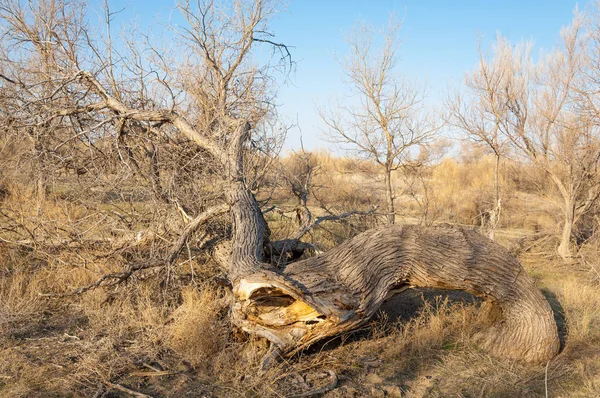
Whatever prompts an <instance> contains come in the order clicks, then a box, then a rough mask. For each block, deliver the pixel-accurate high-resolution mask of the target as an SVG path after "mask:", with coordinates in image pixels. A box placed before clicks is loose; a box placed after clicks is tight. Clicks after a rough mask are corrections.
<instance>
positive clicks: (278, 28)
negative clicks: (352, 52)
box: [110, 0, 589, 149]
mask: <svg viewBox="0 0 600 398" xmlns="http://www.w3.org/2000/svg"><path fill="white" fill-rule="evenodd" d="M587 2H589V0H583V1H579V7H580V8H583V7H585V6H586V3H587ZM110 3H111V7H113V9H114V8H116V7H121V6H122V5H123V4H126V5H127V7H128V10H127V11H128V13H129V12H132V13H134V14H137V15H139V17H138V18H139V19H140V24H141V25H143V26H144V25H146V23H147V21H144V19H146V18H151V19H152V16H153V15H157V14H161V16H164V17H165V18H164V19H165V20H166V19H168V13H169V12H170V11H171V10H172V9H173V6H172V3H170V2H169V1H164V0H163V1H156V0H149V1H143V2H142V1H141V0H130V1H111V2H110ZM576 6H577V2H576V1H574V0H545V1H544V0H520V1H516V0H479V1H475V0H469V1H467V0H370V1H368V0H289V3H288V6H287V8H286V9H285V10H284V11H283V12H282V13H281V14H280V15H279V16H278V17H277V18H276V19H275V20H274V23H273V24H272V31H273V32H274V33H275V35H276V40H277V41H279V42H283V43H286V44H288V45H290V46H292V47H293V48H292V56H293V58H294V59H295V61H297V68H296V72H295V74H293V75H292V76H291V79H290V83H288V84H286V85H284V86H283V87H282V88H281V91H280V96H279V101H278V102H279V103H280V104H281V108H280V114H281V115H282V116H283V117H284V118H286V119H287V120H290V121H294V122H297V123H298V125H299V128H296V129H293V130H291V131H290V132H289V134H288V139H287V145H286V147H287V148H298V147H299V145H300V135H302V137H303V143H304V146H305V148H306V149H316V148H320V147H331V144H329V143H327V142H326V141H323V140H321V139H320V137H321V136H322V134H323V132H324V129H325V126H324V125H323V123H322V122H321V121H320V119H319V117H318V114H317V107H318V106H320V107H322V106H328V104H329V103H330V101H335V100H340V101H344V100H345V99H344V93H345V90H344V83H343V80H342V74H341V69H340V66H339V64H338V63H337V61H335V59H334V54H337V55H338V56H342V57H343V55H344V54H345V52H346V51H347V46H346V43H345V42H344V35H345V33H346V32H348V31H349V30H350V29H352V27H353V25H354V24H355V23H356V22H358V21H360V20H364V21H366V22H368V23H369V24H371V25H374V26H381V27H383V26H385V24H386V23H387V21H388V19H389V15H390V13H396V14H397V15H398V16H399V17H400V18H403V19H404V24H403V28H402V31H401V40H402V45H401V48H400V56H401V58H402V60H401V62H400V65H399V68H398V73H401V74H404V75H405V76H408V77H409V78H410V79H415V80H418V81H420V82H422V83H425V84H427V86H428V87H429V89H428V93H429V97H430V101H431V102H433V103H436V102H440V101H441V99H442V98H443V96H444V93H445V91H446V90H447V89H448V87H449V86H451V85H457V84H459V83H460V82H461V79H462V77H463V76H464V73H465V72H467V71H468V70H470V69H472V68H473V67H474V66H475V65H476V61H477V51H476V49H477V37H478V35H479V36H480V37H482V38H483V40H484V43H488V44H489V43H491V42H492V41H493V40H494V38H495V36H496V33H498V32H500V33H502V34H503V35H505V36H506V37H508V38H509V39H510V40H511V41H513V42H518V41H520V40H521V39H526V40H529V39H531V40H533V41H534V43H535V47H534V52H537V51H540V50H541V49H542V48H545V49H548V48H550V47H552V45H553V44H555V43H556V42H557V41H558V38H559V32H560V28H561V27H562V26H564V25H567V24H568V23H569V22H570V21H571V19H572V16H573V10H574V9H575V7H576Z"/></svg>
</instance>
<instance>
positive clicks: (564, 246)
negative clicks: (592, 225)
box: [557, 198, 575, 261]
mask: <svg viewBox="0 0 600 398" xmlns="http://www.w3.org/2000/svg"><path fill="white" fill-rule="evenodd" d="M564 206H565V208H564V217H565V220H564V225H563V230H562V235H561V239H560V245H559V246H558V250H557V251H558V255H559V256H560V257H561V258H562V259H563V260H565V261H569V260H570V259H571V235H572V232H573V222H574V220H575V201H574V200H573V199H571V198H565V200H564Z"/></svg>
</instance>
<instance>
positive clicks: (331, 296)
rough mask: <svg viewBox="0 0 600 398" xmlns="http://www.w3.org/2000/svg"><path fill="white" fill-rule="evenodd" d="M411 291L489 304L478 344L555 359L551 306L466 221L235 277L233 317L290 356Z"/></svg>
mask: <svg viewBox="0 0 600 398" xmlns="http://www.w3.org/2000/svg"><path fill="white" fill-rule="evenodd" d="M408 287H429V288H441V289H453V290H464V291H467V292H469V293H471V294H473V295H475V296H478V297H481V298H482V299H483V300H484V303H483V305H482V310H483V311H484V312H485V315H486V317H487V320H488V324H489V328H488V329H487V330H486V331H484V332H482V333H481V334H480V335H478V336H476V341H477V343H478V344H480V345H481V346H482V347H483V348H485V349H487V350H488V351H489V352H490V353H492V354H494V355H499V356H503V357H508V358H512V359H518V360H525V361H531V362H542V361H547V360H549V359H551V358H553V357H554V356H555V355H556V354H557V353H558V350H559V338H558V332H557V327H556V323H555V321H554V317H553V312H552V310H551V308H550V306H549V304H548V302H547V301H546V300H545V298H544V296H543V295H542V294H541V292H540V291H539V290H538V289H537V288H536V287H535V285H534V283H533V281H532V279H531V278H530V277H529V276H528V275H527V273H526V272H525V271H524V269H523V268H522V266H521V265H520V264H519V262H518V261H517V260H516V259H515V258H514V257H513V256H512V255H510V254H509V253H508V252H507V250H506V249H504V248H503V247H502V246H500V245H498V244H497V243H495V242H493V241H491V240H489V239H487V238H485V237H484V236H482V235H480V234H478V233H476V232H474V231H471V230H468V229H464V228H460V227H447V226H439V227H429V228H425V227H420V226H391V227H386V228H381V229H375V230H370V231H367V232H364V233H363V234H361V235H358V236H357V237H355V238H354V239H351V240H349V241H347V242H345V243H343V244H341V245H339V246H338V247H336V248H334V249H332V250H330V251H328V252H326V253H324V254H321V255H318V256H316V257H312V258H309V259H306V260H302V261H299V262H296V263H292V264H290V265H289V266H288V267H287V268H286V269H285V270H284V271H282V272H281V273H279V272H276V271H273V270H268V269H262V270H258V269H257V270H256V272H254V273H252V274H246V275H244V276H242V277H241V278H240V279H239V280H238V281H237V282H236V283H234V294H235V303H234V306H233V312H232V314H233V320H234V322H235V323H236V324H237V325H239V326H240V327H242V328H243V329H244V330H246V331H247V332H249V333H254V334H257V335H260V336H263V337H265V338H267V339H268V340H270V341H271V342H272V345H273V347H274V349H275V351H276V352H277V353H278V354H279V355H284V356H286V355H291V354H293V353H295V352H297V351H298V350H301V349H303V348H305V347H307V346H309V345H310V344H312V343H314V342H316V341H318V340H321V339H323V338H325V337H328V336H332V335H336V334H339V333H342V332H344V331H348V330H352V329H355V328H357V327H359V326H360V325H362V324H364V323H365V322H367V321H368V320H369V319H370V318H371V317H372V316H373V315H374V314H375V313H376V311H377V310H378V309H379V307H380V305H381V304H382V302H383V301H384V300H385V299H386V298H388V297H389V296H390V295H391V294H394V292H395V291H399V290H402V289H404V288H408Z"/></svg>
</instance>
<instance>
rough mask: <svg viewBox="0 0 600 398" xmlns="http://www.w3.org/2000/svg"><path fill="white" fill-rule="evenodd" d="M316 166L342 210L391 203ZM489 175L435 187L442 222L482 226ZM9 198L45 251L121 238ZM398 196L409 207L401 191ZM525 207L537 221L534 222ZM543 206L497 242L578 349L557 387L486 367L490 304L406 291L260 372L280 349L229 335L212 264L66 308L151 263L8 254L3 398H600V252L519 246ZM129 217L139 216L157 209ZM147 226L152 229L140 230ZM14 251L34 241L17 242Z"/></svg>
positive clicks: (351, 170) (224, 298)
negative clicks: (482, 337)
mask: <svg viewBox="0 0 600 398" xmlns="http://www.w3.org/2000/svg"><path fill="white" fill-rule="evenodd" d="M315 159H316V160H315V161H318V162H319V165H320V167H321V172H322V174H321V175H320V176H317V177H318V178H317V179H316V180H315V181H316V183H317V185H319V186H321V192H320V193H321V195H322V196H323V197H326V198H327V200H328V201H329V204H330V205H332V206H334V207H339V208H345V209H347V208H348V207H359V208H360V205H364V204H365V203H367V204H368V205H369V206H370V205H372V204H376V203H378V200H379V198H378V195H379V194H378V192H377V189H373V187H375V188H377V183H375V184H374V183H373V181H372V180H371V179H370V178H368V173H363V171H364V170H366V171H368V172H373V170H369V168H368V167H366V166H365V164H364V163H363V162H359V161H352V162H351V161H347V160H340V159H336V158H332V157H329V156H327V155H326V154H323V153H320V154H317V155H316V156H315ZM475 166H476V167H475ZM475 166H473V165H471V166H467V165H464V164H459V163H457V162H454V163H452V162H449V163H447V164H446V163H444V164H443V165H442V166H441V168H440V169H438V170H437V171H434V172H433V174H432V175H431V180H430V182H431V183H432V184H434V186H435V188H436V189H435V192H436V196H435V198H434V199H435V200H436V201H438V202H436V203H437V204H436V206H440V207H442V208H444V209H445V210H444V211H445V212H446V214H445V215H444V216H442V217H441V219H440V221H451V220H452V217H454V219H453V220H454V221H465V222H468V223H471V222H473V221H472V218H473V217H475V214H476V212H477V211H479V210H478V209H479V208H478V207H477V206H479V205H478V203H479V202H477V201H478V200H479V199H481V198H484V197H485V195H484V194H483V193H482V194H481V195H480V196H478V192H479V193H481V192H485V191H487V190H488V189H489V187H488V185H487V182H486V181H487V176H488V174H489V172H490V164H489V162H488V161H487V160H485V159H484V160H482V161H481V162H480V163H479V164H478V165H475ZM469 167H471V168H470V169H469ZM477 175H479V177H477ZM319 178H320V180H319ZM505 182H506V184H515V185H510V186H511V187H517V186H518V184H521V185H523V184H524V182H523V181H517V182H514V181H513V182H510V181H508V180H506V181H505ZM507 186H509V185H507ZM7 189H8V191H9V192H10V194H9V195H8V197H4V198H3V200H4V202H3V209H4V211H5V212H9V213H10V215H11V216H14V217H15V220H16V221H18V222H21V223H23V224H24V225H25V226H26V227H27V228H31V229H34V228H35V227H36V223H39V221H40V219H42V220H43V221H44V222H43V223H42V224H43V225H42V226H41V227H40V228H38V229H37V230H36V234H38V235H36V236H42V237H43V236H58V237H69V236H70V234H71V232H73V231H82V230H83V231H86V234H85V238H87V239H94V238H98V237H105V236H113V235H114V236H117V237H118V236H120V235H119V234H120V232H118V231H119V229H118V227H119V225H118V224H116V223H114V222H112V221H111V222H108V221H102V220H103V218H102V217H104V215H105V214H106V213H109V212H110V211H108V210H107V211H106V212H103V211H101V210H99V208H98V207H94V208H87V207H85V206H83V205H82V204H81V203H77V202H76V201H71V199H69V195H66V194H65V195H55V196H54V197H51V198H48V199H47V200H46V201H45V202H44V203H42V204H41V210H39V211H41V214H42V216H40V214H38V209H37V203H36V198H35V195H34V192H33V191H32V190H30V189H29V190H28V189H27V188H26V187H23V186H21V185H19V184H13V185H10V184H9V185H8V188H7ZM511 189H513V188H511ZM514 189H516V188H514ZM398 190H399V192H398V193H401V190H402V185H401V180H400V179H399V180H398ZM366 193H368V195H367V194H366ZM369 195H370V196H369ZM288 199H289V198H288ZM405 199H406V198H405ZM538 199H539V198H538ZM280 200H281V201H282V202H281V204H282V206H289V207H293V206H294V204H293V203H289V202H285V200H286V198H285V197H284V196H282V197H281V198H280ZM361 201H362V202H361ZM524 201H528V202H527V203H530V202H531V203H534V204H535V206H534V207H532V206H530V205H529V204H528V205H527V206H522V208H520V207H519V203H520V202H523V203H524ZM535 201H536V196H535V195H534V193H532V191H527V192H525V191H519V192H518V193H517V194H515V195H513V196H511V197H510V198H508V200H507V203H506V208H507V213H506V214H505V216H506V218H505V220H506V221H505V222H506V223H510V227H511V228H510V229H502V230H500V231H498V234H497V236H498V238H499V240H500V242H501V243H502V244H504V245H506V246H507V247H511V246H515V247H520V248H521V250H522V253H520V256H521V260H522V262H523V264H524V265H525V267H526V269H527V271H528V272H529V273H530V274H531V275H533V277H534V278H535V280H536V282H537V284H538V286H539V287H540V288H542V290H543V291H544V293H545V294H546V296H547V298H548V300H549V301H550V303H551V305H552V306H553V308H554V310H555V312H556V313H557V320H558V323H559V326H560V329H561V334H562V336H563V340H564V343H565V346H564V350H563V352H562V353H561V354H560V355H559V356H558V357H557V358H556V359H554V360H553V361H552V362H551V363H550V364H548V372H547V374H546V366H545V364H541V365H527V364H521V363H518V362H512V361H505V360H502V359H498V358H493V357H490V356H489V355H487V354H486V353H484V352H481V351H480V350H479V349H478V348H477V347H476V346H475V345H474V344H473V342H472V340H471V336H472V335H473V334H474V333H475V332H476V331H477V330H478V327H479V326H478V322H477V313H478V304H477V302H473V300H471V298H470V297H469V296H468V295H467V296H465V295H462V296H461V295H455V294H446V293H443V292H436V291H411V292H406V293H404V294H403V295H401V296H399V297H397V298H395V299H393V300H392V301H390V302H389V303H388V304H386V305H385V306H384V308H385V309H386V311H387V312H382V313H381V314H380V315H379V316H378V318H377V319H375V320H374V321H373V322H371V323H370V324H368V325H366V326H365V327H364V328H363V329H362V330H359V331H355V332H353V333H349V334H346V335H344V336H341V337H337V338H334V339H331V340H330V341H326V342H323V343H321V344H319V345H316V346H315V347H312V348H310V349H309V350H307V351H305V352H303V353H302V354H300V355H298V356H296V357H294V358H290V359H289V360H287V361H284V362H282V363H281V364H279V365H277V366H276V367H274V368H273V369H270V370H269V371H268V372H266V373H261V372H260V371H259V370H258V369H259V364H260V361H261V358H262V356H263V355H264V354H265V352H266V349H267V346H266V344H265V342H264V341H263V340H260V339H253V338H250V337H249V336H247V335H246V334H244V333H243V332H241V331H239V330H235V329H234V328H232V327H231V324H230V322H229V318H228V306H229V302H230V296H229V292H228V291H227V290H226V289H224V288H222V287H217V286H215V284H214V283H213V282H212V279H211V278H212V277H213V276H215V275H217V271H215V268H216V267H215V266H214V264H212V263H210V262H207V260H206V258H204V257H192V258H190V259H188V258H187V256H186V259H185V262H183V263H181V264H179V265H176V266H173V267H171V268H170V269H169V272H168V275H169V277H168V278H167V277H166V276H165V275H166V273H165V272H160V270H159V271H156V272H155V271H153V270H148V271H147V272H144V273H141V274H139V275H138V276H136V277H135V278H133V279H131V280H130V281H129V282H128V283H126V284H121V285H119V286H117V287H114V288H110V289H96V290H93V291H90V292H88V293H85V294H83V295H80V296H75V297H69V298H63V299H56V298H46V297H41V296H40V295H39V293H42V292H50V291H52V292H66V291H69V290H70V289H72V288H74V287H77V286H82V285H85V284H87V283H89V282H91V281H93V280H95V279H96V278H97V277H98V276H99V275H102V274H104V273H106V272H112V271H116V270H120V269H122V267H123V265H124V264H126V263H127V261H129V259H130V258H137V257H136V255H137V254H136V252H135V251H133V250H132V251H130V252H127V253H125V254H126V255H125V254H123V255H122V256H120V257H119V256H113V257H102V256H99V254H101V253H100V251H99V249H97V248H96V247H86V246H77V247H75V248H73V247H71V246H64V247H63V246H60V245H58V246H57V247H53V248H49V249H46V248H43V247H34V246H32V245H21V246H19V245H14V244H2V246H0V357H1V358H2V360H0V396H3V397H4V396H6V397H63V396H74V397H79V396H94V395H95V394H96V396H102V394H104V393H106V395H105V396H106V397H109V396H110V397H117V396H122V393H119V392H117V391H115V390H114V389H112V388H111V387H109V384H108V383H117V384H121V385H123V386H126V387H128V388H130V389H133V390H136V391H141V392H144V393H146V394H150V395H153V396H156V397H169V396H179V395H182V396H183V395H186V396H197V397H201V396H214V397H281V396H286V395H289V394H296V393H301V392H304V391H307V390H310V389H314V388H318V387H321V386H324V385H326V384H327V383H328V376H327V373H326V372H327V371H329V370H333V371H335V373H336V374H337V375H338V377H339V383H338V386H337V388H336V389H335V390H333V391H330V392H328V393H327V394H325V396H326V397H330V398H331V397H352V396H354V397H364V396H390V397H393V396H400V395H402V396H412V397H422V396H423V397H446V396H457V397H488V396H494V397H516V396H527V397H529V396H532V397H544V396H545V395H546V381H547V384H548V393H549V395H550V396H553V397H573V396H574V397H593V396H600V285H599V282H600V280H599V277H598V274H597V272H596V273H594V270H600V266H598V261H597V260H596V258H597V253H598V250H599V247H598V245H594V244H593V243H594V242H589V243H588V244H587V245H586V247H585V251H582V252H581V253H580V254H581V255H583V256H584V258H585V261H583V262H582V263H573V264H570V265H563V264H561V263H560V262H559V261H557V260H556V259H554V258H553V256H552V255H551V250H552V245H553V244H554V242H553V241H552V240H551V239H546V240H542V241H539V240H538V241H534V242H533V244H530V242H529V241H527V242H526V244H523V242H521V245H517V242H518V241H522V239H521V238H523V236H528V234H531V233H534V232H540V231H547V230H548V229H550V228H551V226H550V225H551V224H552V219H551V216H550V214H551V210H552V209H551V208H549V207H547V205H546V204H544V203H541V202H540V201H539V200H538V202H537V203H535ZM129 205H130V207H129V210H128V211H131V212H136V211H141V210H140V209H144V210H143V211H146V209H147V208H150V207H151V206H149V205H148V204H140V203H129ZM310 205H311V206H313V207H312V208H313V209H314V213H315V214H316V215H319V214H322V213H320V212H323V210H322V209H319V207H318V205H317V204H316V202H311V203H310ZM98 206H100V205H98ZM102 206H105V207H106V206H108V205H107V204H102ZM111 206H113V208H116V207H115V206H114V204H111ZM123 207H125V205H123ZM532 208H533V209H534V210H535V211H533V210H532ZM403 209H404V210H403V211H404V212H405V213H406V214H405V216H406V217H412V218H414V219H415V220H416V219H418V214H416V213H415V211H416V209H413V210H411V208H410V207H409V206H407V207H404V208H403ZM525 209H527V210H525ZM164 217H167V216H164ZM269 217H270V219H269V222H270V224H271V229H272V232H273V237H274V238H277V237H285V236H287V235H288V234H289V233H290V232H291V231H293V230H294V229H295V227H296V226H295V224H294V223H293V220H292V219H289V218H286V217H285V216H282V215H279V214H274V213H269ZM549 217H550V218H549ZM109 220H110V219H109ZM511 220H517V221H514V222H513V221H511ZM523 220H527V221H523ZM136 222H138V221H136ZM374 223H376V220H373V219H365V218H359V217H356V218H351V219H349V220H347V221H346V222H343V223H336V224H328V225H324V228H319V229H317V230H315V231H313V233H312V235H311V236H307V237H306V239H307V240H311V239H312V241H313V242H316V243H319V244H321V247H322V248H328V247H331V246H333V245H335V244H337V243H339V242H340V241H342V240H344V239H347V238H348V237H349V236H352V235H354V234H356V233H358V232H360V231H362V230H364V229H366V228H369V227H372V226H373V225H374ZM145 225H146V224H143V225H142V222H141V221H140V224H139V226H141V227H143V228H146V226H145ZM73 226H76V228H75V227H73ZM136 226H138V224H136ZM72 227H73V228H72ZM517 227H518V229H517ZM113 230H116V231H117V232H114V231H113ZM21 232H22V230H21ZM159 232H160V231H159ZM111 233H112V234H113V235H110V234H111ZM156 233H157V234H158V232H156ZM53 234H56V235H53ZM535 236H541V235H535ZM2 237H3V238H4V239H7V240H17V239H25V238H26V236H24V235H19V234H15V233H6V234H3V236H2ZM135 250H140V252H141V251H143V250H154V248H153V247H150V248H147V247H139V248H137V247H136V248H135ZM182 261H183V259H182ZM422 295H423V297H422Z"/></svg>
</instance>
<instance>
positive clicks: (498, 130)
mask: <svg viewBox="0 0 600 398" xmlns="http://www.w3.org/2000/svg"><path fill="white" fill-rule="evenodd" d="M529 48H530V45H529V44H524V43H521V44H520V45H519V46H517V47H515V48H513V46H512V44H511V43H510V42H509V41H508V40H507V39H505V38H504V37H502V36H500V35H499V36H498V38H497V40H496V43H495V47H494V56H493V58H492V59H491V60H490V59H488V57H487V56H486V54H485V53H484V51H483V49H482V48H481V43H480V45H479V48H478V54H479V63H478V65H477V67H476V68H475V70H474V71H472V72H470V73H468V74H467V75H466V77H465V85H466V92H464V93H463V92H461V91H462V90H458V91H457V92H456V93H455V94H454V95H453V96H452V98H450V99H449V100H448V101H447V102H446V108H447V109H448V112H449V115H448V121H449V123H450V124H452V125H454V126H456V127H458V128H459V129H460V130H462V131H464V132H465V133H466V134H467V136H468V138H469V139H471V140H473V141H476V142H479V143H482V144H484V145H485V146H486V147H487V148H488V149H489V150H490V151H491V152H492V154H493V155H494V183H493V192H494V199H493V205H492V207H491V208H490V209H489V210H488V212H487V214H488V216H489V217H488V220H487V226H486V227H487V228H486V229H487V232H488V236H489V238H490V239H492V240H493V239H494V235H495V230H496V227H497V226H498V223H499V222H500V214H501V211H502V200H501V194H500V162H501V159H502V157H504V156H505V154H506V147H507V143H508V136H509V135H510V134H511V132H510V131H507V130H506V129H507V128H510V125H509V124H508V123H506V120H507V118H508V117H509V112H510V111H509V108H508V102H509V100H510V98H508V97H507V93H509V92H511V90H512V88H511V87H512V86H514V85H515V84H519V83H518V82H517V81H515V80H517V79H518V77H517V76H515V75H514V74H513V73H512V72H511V71H512V70H514V68H519V64H520V63H521V62H522V61H523V59H525V58H526V57H527V54H528V53H529Z"/></svg>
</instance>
